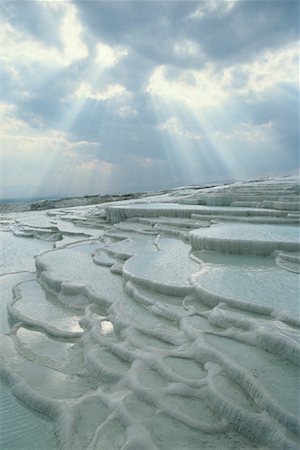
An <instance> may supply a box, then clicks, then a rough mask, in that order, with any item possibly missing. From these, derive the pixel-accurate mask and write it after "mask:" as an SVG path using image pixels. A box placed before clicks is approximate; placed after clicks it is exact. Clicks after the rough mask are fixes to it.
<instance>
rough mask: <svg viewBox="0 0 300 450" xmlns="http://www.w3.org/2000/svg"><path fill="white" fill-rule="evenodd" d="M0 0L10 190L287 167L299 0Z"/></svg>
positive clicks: (293, 160) (295, 143)
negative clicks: (3, 0)
mask: <svg viewBox="0 0 300 450" xmlns="http://www.w3.org/2000/svg"><path fill="white" fill-rule="evenodd" d="M4 10H5V14H4V20H3V25H4V28H5V35H4V45H3V55H2V58H3V64H2V68H3V70H2V71H1V73H0V83H1V87H2V100H3V102H4V103H5V105H4V106H3V107H2V116H3V118H4V120H3V121H2V122H3V123H2V126H3V129H4V131H5V136H4V141H3V147H4V156H5V161H4V165H5V183H7V185H9V186H10V187H11V190H12V189H13V183H15V189H16V191H17V190H18V189H21V190H22V189H23V190H24V189H25V190H26V187H25V188H24V186H29V185H31V186H35V188H36V189H40V190H41V189H42V190H44V191H46V190H48V191H49V192H50V187H49V186H52V187H51V189H52V191H53V189H54V182H55V183H56V184H57V186H58V187H57V190H58V191H59V189H60V190H61V192H62V190H64V192H66V191H68V192H71V191H72V190H73V192H75V191H76V192H80V190H81V189H82V190H84V192H87V191H88V192H92V191H93V192H97V191H99V190H100V189H106V190H107V189H110V190H111V191H113V190H115V189H118V190H126V189H129V188H130V189H137V190H138V189H139V186H140V187H141V189H142V186H144V187H146V186H152V188H153V185H154V184H155V183H156V184H157V186H163V185H165V186H167V185H168V186H171V185H172V183H173V184H174V183H179V184H184V183H188V184H189V183H191V182H194V183H196V182H201V180H202V179H203V177H211V178H213V179H214V180H216V179H217V178H218V177H223V178H226V177H227V178H230V177H231V178H232V177H233V176H240V175H239V174H241V173H245V176H246V175H248V176H252V175H254V176H256V175H257V174H258V173H265V172H266V171H267V170H269V169H270V170H271V169H272V170H273V169H274V170H275V169H276V168H278V170H279V169H282V170H290V169H291V168H293V167H295V166H296V165H297V166H298V148H299V131H298V130H299V127H298V117H299V93H298V63H297V60H298V44H297V42H298V34H299V24H298V12H299V3H298V2H296V1H294V0H289V1H283V0H282V1H281V0H276V1H269V0H264V1H263V2H262V1H258V0H253V1H251V2H250V1H231V0H228V1H225V0H224V1H219V0H218V1H217V0H207V1H204V0H203V1H196V2H194V1H186V2H183V1H180V2H128V1H124V2H82V1H78V2H77V1H76V0H75V1H72V2H60V1H55V2H40V1H31V2H25V3H22V2H18V1H16V2H15V1H14V0H12V1H10V2H6V3H5V5H4ZM251 158H252V159H253V158H255V163H254V162H251ZM110 165H111V166H112V167H111V166H110ZM105 168H106V169H107V171H106V172H105ZM109 168H111V170H109ZM50 173H51V174H52V175H51V176H50ZM104 173H106V176H105V177H104ZM16 174H17V175H18V176H17V175H16ZM54 174H55V175H54ZM100 175H101V177H100ZM102 175H103V176H102ZM30 177H31V180H32V181H30ZM43 177H44V179H43ZM51 177H52V178H51ZM99 178H102V181H103V179H104V178H105V182H104V181H103V184H101V183H100V182H99V181H98V180H99ZM206 179H207V178H206ZM68 183H69V184H68ZM76 183H77V184H76ZM18 186H21V187H20V188H19V187H18ZM22 186H23V188H22ZM58 191H57V192H58ZM11 192H12V191H11Z"/></svg>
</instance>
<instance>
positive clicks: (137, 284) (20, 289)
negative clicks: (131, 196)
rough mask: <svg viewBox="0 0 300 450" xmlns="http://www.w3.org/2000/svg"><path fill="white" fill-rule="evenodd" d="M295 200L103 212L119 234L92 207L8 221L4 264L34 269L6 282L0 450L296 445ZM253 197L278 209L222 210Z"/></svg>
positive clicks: (291, 188) (264, 188)
mask: <svg viewBox="0 0 300 450" xmlns="http://www.w3.org/2000/svg"><path fill="white" fill-rule="evenodd" d="M229 190H230V192H228V191H229ZM248 191H249V193H247V192H248ZM250 191H251V193H250ZM270 191H272V193H270ZM183 192H184V191H183ZM297 192H298V187H297V185H296V183H295V180H290V181H288V179H286V180H284V181H282V182H281V181H280V180H278V181H274V182H272V183H271V182H269V183H268V182H265V183H261V182H257V183H249V184H238V185H233V186H230V187H218V188H217V189H211V190H208V191H207V192H206V193H205V192H203V190H201V191H200V192H199V193H197V192H196V191H195V190H186V192H185V194H186V195H188V196H189V195H190V196H192V198H191V199H190V201H191V203H192V204H191V205H181V204H179V203H174V200H175V201H176V200H178V199H181V200H182V198H183V197H184V196H183V195H181V194H180V190H179V191H178V192H171V193H170V194H164V195H161V196H158V197H157V198H155V196H153V197H151V198H148V204H145V203H141V202H140V201H137V202H136V203H134V204H133V202H124V203H119V204H115V205H113V206H108V208H107V212H108V215H109V217H110V218H111V220H112V221H113V222H118V221H120V220H123V219H124V218H127V217H131V219H130V220H126V221H122V222H121V223H118V224H116V225H112V224H111V223H109V221H108V220H105V218H104V210H103V208H102V207H100V206H99V207H98V206H93V207H78V208H72V209H67V208H66V209H64V210H62V211H59V210H53V211H47V212H39V213H28V212H26V213H18V214H16V215H14V213H11V214H10V217H9V219H7V217H6V218H5V217H4V218H2V220H1V221H0V223H1V226H2V230H5V232H4V231H3V232H2V234H1V237H2V243H3V244H2V247H3V249H4V250H3V254H4V255H5V260H4V263H5V269H3V270H7V271H8V272H9V271H11V272H12V271H20V270H32V273H28V272H24V273H17V274H15V275H5V276H2V277H0V283H1V293H2V294H3V295H2V299H1V304H2V335H1V344H0V356H1V365H0V375H1V378H2V380H3V382H4V384H3V386H2V387H3V390H4V391H3V392H4V394H3V398H4V403H3V405H4V406H3V410H4V412H5V433H4V434H2V436H1V439H2V441H3V448H4V449H7V450H11V449H14V448H15V449H16V450H17V448H18V447H16V446H18V445H19V448H21V447H20V442H23V443H24V449H29V448H32V449H34V448H36V447H35V442H43V448H44V449H45V450H52V449H53V448H58V449H65V450H67V449H72V450H73V449H75V450H82V449H88V450H91V449H99V450H103V449H105V450H106V449H107V450H112V449H120V450H121V449H122V450H125V449H126V450H129V449H130V450H133V449H138V450H140V449H165V450H169V449H171V448H172V449H177V450H182V449H185V450H190V449H191V450H192V449H194V450H196V449H197V450H198V449H199V448H201V449H204V450H205V449H222V450H223V449H232V450H235V449H244V450H249V449H250V448H251V449H252V448H261V449H262V448H263V449H270V450H271V449H272V450H273V449H278V450H282V449H295V450H296V449H297V448H298V445H297V436H298V437H299V435H300V424H299V421H298V417H299V413H300V411H299V402H298V393H299V387H298V380H299V375H300V373H299V365H300V349H299V342H300V333H299V323H300V318H299V297H298V294H299V273H298V272H299V253H298V251H297V250H298V246H299V240H298V230H297V226H296V225H295V224H293V225H291V223H290V220H291V217H292V220H295V221H297V220H298V219H297V217H298V216H297V215H296V214H295V212H289V208H290V207H291V205H292V203H293V202H294V200H295V197H297V195H298V194H297ZM212 193H213V198H212ZM197 195H198V197H197ZM247 195H249V197H251V200H249V199H247V198H245V197H247ZM270 195H271V196H272V199H270ZM253 197H254V199H256V197H258V198H259V201H260V203H261V204H263V203H264V202H265V206H266V205H267V203H266V202H268V201H269V202H272V205H271V204H270V205H269V206H270V208H269V207H265V208H263V209H260V208H251V206H248V207H247V208H243V207H238V206H235V207H232V206H226V205H225V204H224V202H225V200H224V199H225V198H226V199H227V200H228V198H230V201H231V204H232V203H234V202H238V201H239V202H244V201H248V200H249V201H253ZM277 198H278V199H279V198H280V199H281V200H280V202H283V203H284V205H280V204H279V203H280V202H279V201H278V202H277V203H276V199H277ZM203 199H205V201H206V200H207V199H208V200H207V202H208V203H209V202H210V203H211V204H212V205H213V206H212V207H210V206H209V205H208V204H206V205H204V206H203V205H198V203H197V202H200V201H203ZM187 200H188V199H187ZM227 200H226V201H227ZM162 202H163V203H162ZM274 202H275V203H274ZM225 203H226V202H225ZM222 204H224V206H215V205H222ZM275 206H276V208H278V209H273V207H275ZM195 210H197V211H198V213H199V212H200V213H199V214H198V216H197V217H192V214H193V213H194V212H195ZM134 215H137V216H138V217H137V218H134ZM223 217H224V218H225V219H224V222H223V221H222V220H223ZM237 218H239V219H242V220H244V219H245V220H248V219H249V218H251V220H253V222H255V221H256V223H251V224H248V223H244V222H238V221H236V220H237ZM215 219H217V220H218V224H215V223H212V222H211V221H212V220H215ZM275 219H276V221H277V223H276V222H275V221H274V220H275ZM13 233H14V234H13ZM26 236H27V237H26ZM28 236H30V237H28ZM211 242H213V245H212V246H211V245H210V243H211ZM203 243H204V244H205V245H202V244H203ZM206 244H208V245H206ZM43 251H44V253H42V254H39V255H38V256H37V257H36V260H35V264H34V259H33V255H34V254H35V253H41V252H43ZM265 255H267V256H265ZM34 270H35V271H34ZM33 271H34V272H33ZM11 289H13V292H11ZM16 399H19V400H21V401H22V402H23V405H25V406H27V408H28V410H27V409H26V410H24V408H23V406H22V408H19V406H18V405H19V403H17V400H16ZM29 409H30V411H33V413H31V412H30V413H29V412H28V411H29ZM10 411H13V413H12V414H11V415H10V413H9V412H10ZM36 414H39V415H36ZM41 416H43V417H44V418H48V419H49V420H50V422H45V421H44V420H43V419H41ZM49 423H51V424H52V425H53V430H54V431H55V435H56V438H57V441H56V443H54V434H53V433H52V431H51V429H50V428H49V426H48V425H49ZM16 426H17V427H18V433H17V434H16V432H15V430H16V428H15V427H16ZM14 436H16V438H15V439H14ZM5 446H6V447H5ZM1 448H2V447H1Z"/></svg>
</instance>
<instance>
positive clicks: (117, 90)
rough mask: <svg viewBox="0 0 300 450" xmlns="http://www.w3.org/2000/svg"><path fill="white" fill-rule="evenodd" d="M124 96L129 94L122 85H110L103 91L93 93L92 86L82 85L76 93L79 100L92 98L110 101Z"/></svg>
mask: <svg viewBox="0 0 300 450" xmlns="http://www.w3.org/2000/svg"><path fill="white" fill-rule="evenodd" d="M124 95H128V92H127V91H126V89H125V87H124V86H122V85H121V84H109V85H108V86H107V87H106V88H105V89H103V90H102V91H92V86H90V85H89V84H88V83H81V85H80V86H79V89H78V90H77V91H76V92H75V97H77V98H79V99H81V98H90V99H93V100H109V99H111V98H113V97H120V96H124Z"/></svg>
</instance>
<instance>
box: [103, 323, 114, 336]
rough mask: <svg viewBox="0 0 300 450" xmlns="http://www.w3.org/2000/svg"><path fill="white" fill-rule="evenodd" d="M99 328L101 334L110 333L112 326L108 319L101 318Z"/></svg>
mask: <svg viewBox="0 0 300 450" xmlns="http://www.w3.org/2000/svg"><path fill="white" fill-rule="evenodd" d="M100 329H101V332H102V333H103V334H108V333H112V331H113V330H114V326H113V324H112V323H111V322H110V321H109V320H102V322H101V323H100Z"/></svg>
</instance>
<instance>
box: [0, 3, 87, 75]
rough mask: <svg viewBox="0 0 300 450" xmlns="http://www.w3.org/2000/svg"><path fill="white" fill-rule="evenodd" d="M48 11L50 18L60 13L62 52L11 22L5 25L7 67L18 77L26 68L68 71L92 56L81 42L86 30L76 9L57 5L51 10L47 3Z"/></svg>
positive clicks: (4, 44) (4, 53)
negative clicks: (55, 13)
mask: <svg viewBox="0 0 300 450" xmlns="http://www.w3.org/2000/svg"><path fill="white" fill-rule="evenodd" d="M44 7H45V8H46V9H47V10H48V11H49V13H50V14H51V13H54V12H57V10H59V12H60V20H59V22H58V23H59V25H58V27H57V31H58V34H59V36H60V39H61V47H60V48H57V47H56V46H53V45H51V44H50V45H49V44H48V43H47V44H46V43H45V42H42V41H40V40H39V39H36V38H35V37H33V36H31V34H30V32H29V30H24V29H22V28H16V27H15V26H13V25H12V24H11V23H10V22H9V21H4V23H3V25H2V26H3V34H4V37H3V44H2V45H3V61H4V65H6V66H8V67H10V68H13V70H14V71H15V76H16V74H19V72H20V70H21V68H22V66H24V65H25V66H28V65H30V64H35V65H42V66H47V67H51V66H52V67H53V66H54V67H56V66H59V67H66V66H69V65H70V64H72V63H74V62H75V61H78V60H81V59H84V58H86V57H87V56H88V49H87V47H86V45H85V44H84V42H82V39H81V33H82V26H81V24H80V22H79V20H78V17H77V11H76V8H75V7H74V5H72V4H70V3H58V2H54V3H53V4H52V6H51V5H50V4H48V3H47V2H45V3H44Z"/></svg>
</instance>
